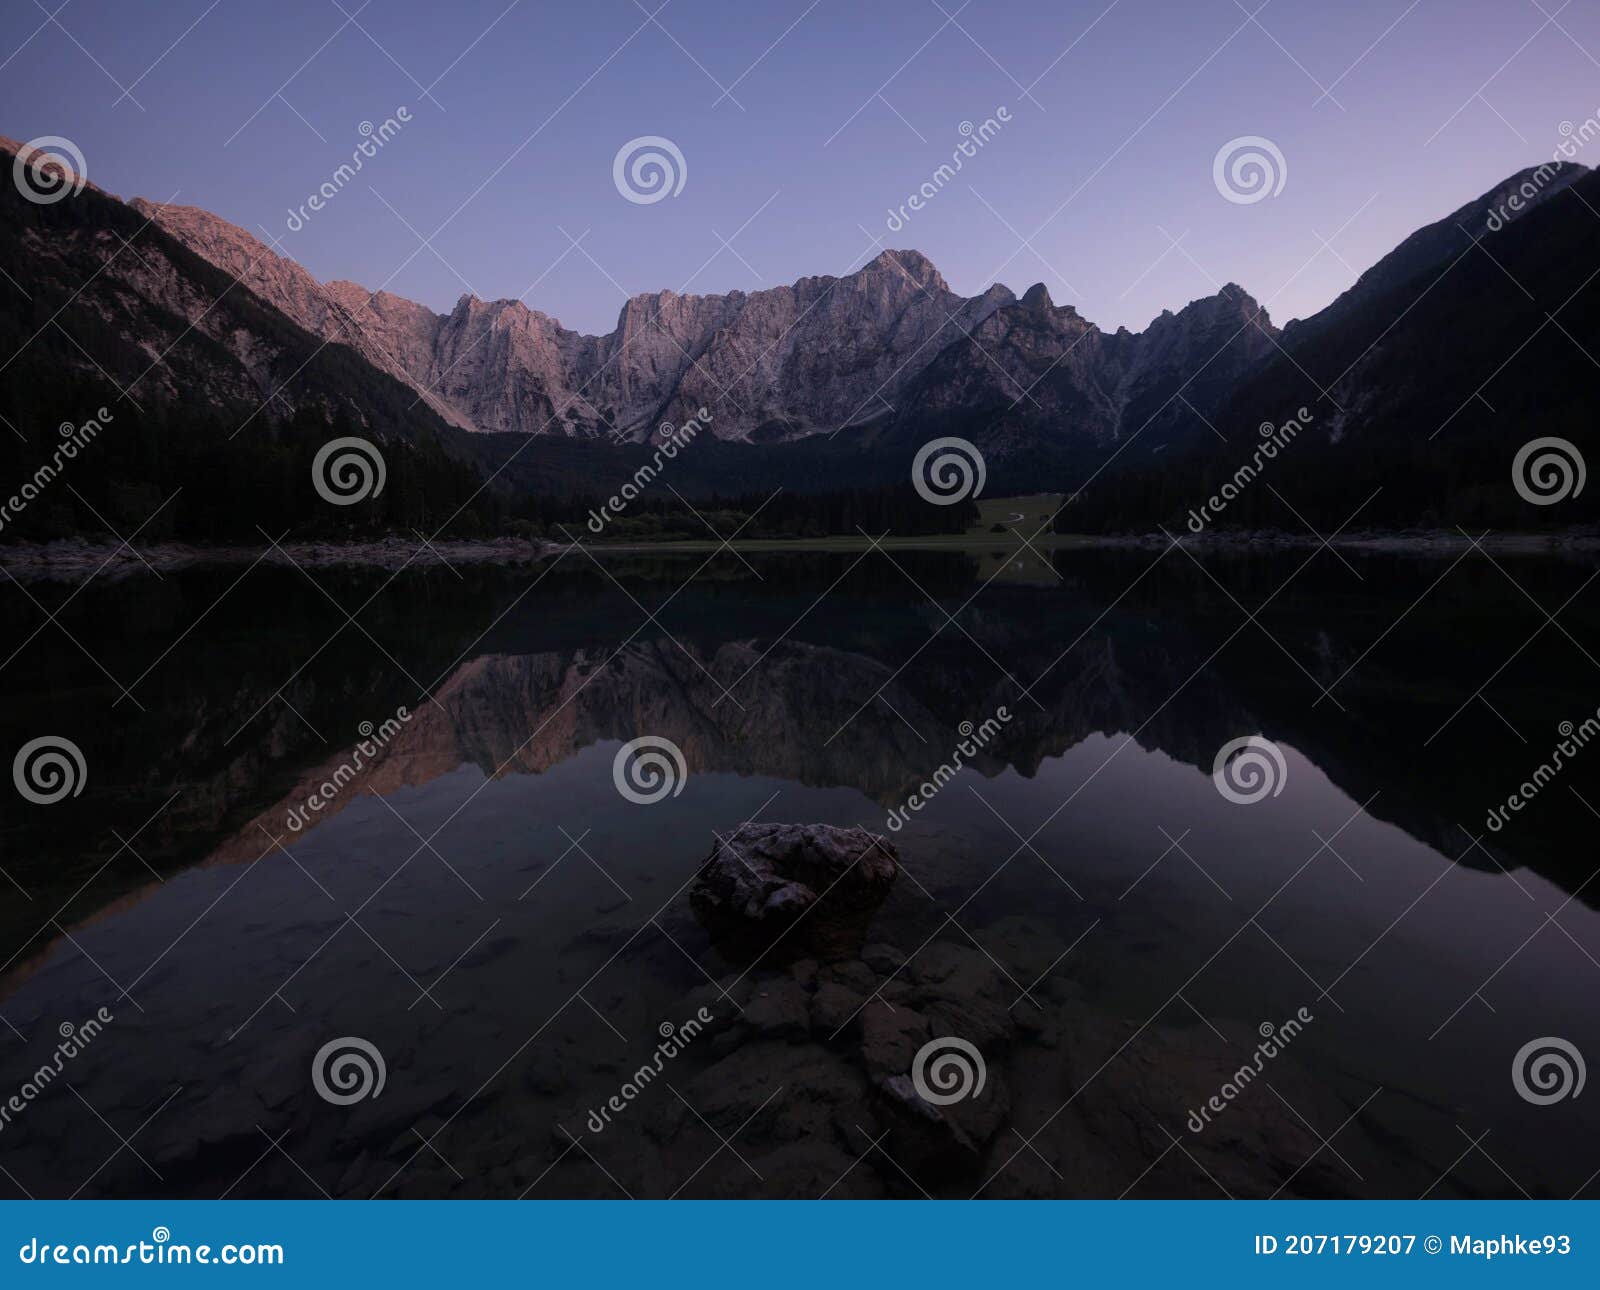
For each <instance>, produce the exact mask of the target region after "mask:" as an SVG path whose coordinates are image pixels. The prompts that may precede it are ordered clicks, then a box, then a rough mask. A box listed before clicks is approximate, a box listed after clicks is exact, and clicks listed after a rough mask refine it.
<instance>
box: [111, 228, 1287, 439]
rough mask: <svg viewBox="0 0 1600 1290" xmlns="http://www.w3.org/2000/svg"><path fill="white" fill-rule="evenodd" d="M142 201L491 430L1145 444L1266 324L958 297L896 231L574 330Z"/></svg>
mask: <svg viewBox="0 0 1600 1290" xmlns="http://www.w3.org/2000/svg"><path fill="white" fill-rule="evenodd" d="M134 205H135V207H136V208H137V209H139V210H140V211H141V212H142V213H144V214H146V215H148V216H150V217H152V218H154V219H157V220H159V221H160V223H161V225H162V227H164V228H165V229H166V230H167V231H168V232H170V233H172V234H173V235H174V236H176V237H178V238H179V239H180V240H182V241H183V242H184V243H185V244H186V245H187V246H188V247H189V248H190V249H192V250H194V251H195V252H196V253H198V254H199V255H201V256H203V257H205V258H206V259H208V260H210V261H211V262H212V263H213V264H216V265H217V266H218V267H220V268H222V269H224V270H226V271H227V272H228V273H230V274H234V275H236V276H237V277H238V278H239V280H240V281H241V282H242V283H243V284H244V285H245V286H246V287H248V288H249V289H250V290H252V291H254V292H255V293H256V294H257V295H259V296H261V297H262V298H263V299H264V300H266V301H267V302H268V303H269V304H272V305H274V306H275V307H277V308H278V309H281V310H282V311H283V312H284V313H286V314H287V315H288V316H289V317H290V318H292V319H293V320H294V321H295V322H297V323H299V324H300V325H301V326H302V327H305V328H306V329H307V330H308V331H310V332H312V333H313V334H315V335H318V336H321V337H322V338H323V339H325V340H328V341H333V342H338V343H342V344H347V345H349V346H351V347H352V348H353V349H355V350H356V352H357V353H359V354H360V355H361V356H362V357H363V358H366V359H367V360H368V361H369V362H371V363H373V364H374V365H375V366H377V367H378V368H380V369H381V370H383V371H385V372H387V373H389V374H390V375H392V376H395V377H397V378H398V379H400V380H402V381H404V382H406V383H407V384H408V385H410V386H411V387H412V388H413V389H414V390H416V391H417V393H418V395H419V396H420V397H421V398H423V399H425V400H426V401H427V403H428V404H429V405H430V406H431V407H433V408H434V409H435V410H436V411H438V412H439V413H440V414H441V415H442V416H444V417H445V418H446V419H447V420H449V421H451V422H452V423H453V424H455V425H458V426H463V427H466V428H469V429H476V430H484V431H507V432H512V433H517V434H534V435H543V434H549V435H566V436H576V437H597V436H614V437H617V438H620V439H624V440H629V441H648V440H650V439H652V438H653V437H655V436H657V435H659V433H660V428H661V426H662V425H664V424H665V425H681V424H682V423H683V422H684V421H686V420H688V419H689V418H690V417H693V416H694V415H695V413H696V412H697V411H698V409H700V408H702V407H705V408H709V409H712V411H713V420H712V423H711V432H712V433H713V434H715V435H716V436H717V437H718V438H721V439H732V440H743V441H748V442H769V441H783V440H789V439H796V438H802V437H805V436H807V435H812V434H832V433H833V432H834V431H836V430H839V429H841V428H845V427H851V426H863V425H867V424H871V423H875V422H881V421H886V420H887V421H893V422H897V423H905V424H910V425H918V424H920V421H921V419H922V418H924V417H926V416H928V415H934V416H938V415H950V416H966V415H970V414H972V413H974V412H977V413H980V414H982V415H984V416H986V417H990V418H991V419H992V418H993V415H994V414H996V413H1003V416H1001V417H1000V418H999V422H1000V423H999V427H998V429H997V430H996V432H995V433H996V434H997V435H998V436H999V440H998V441H997V442H1000V441H1003V440H1004V438H1005V437H1006V436H1007V435H1015V434H1018V433H1024V432H1025V433H1027V434H1034V433H1044V434H1048V435H1052V436H1074V437H1081V438H1084V439H1086V440H1089V441H1093V442H1097V443H1106V442H1115V441H1117V440H1118V439H1120V438H1123V437H1125V436H1129V435H1133V434H1141V435H1142V437H1143V438H1144V439H1145V440H1146V441H1147V442H1149V443H1150V444H1151V445H1152V446H1155V445H1157V444H1159V443H1163V442H1167V441H1169V440H1170V439H1171V438H1172V437H1174V436H1175V435H1176V434H1178V433H1181V432H1183V431H1186V430H1188V431H1193V430H1196V429H1202V428H1203V427H1202V425H1201V423H1200V420H1199V418H1200V417H1203V416H1208V415H1210V414H1211V413H1212V412H1213V411H1214V409H1215V408H1216V407H1217V406H1219V405H1220V403H1221V402H1222V399H1223V397H1224V396H1225V394H1226V392H1227V391H1228V390H1229V389H1231V388H1232V386H1233V384H1234V382H1235V381H1237V379H1238V378H1239V376H1240V375H1241V374H1242V373H1243V372H1244V371H1247V370H1249V369H1250V368H1252V367H1253V366H1254V365H1255V364H1256V363H1257V362H1258V361H1259V360H1260V359H1261V358H1263V357H1264V356H1266V354H1267V353H1269V352H1270V351H1271V348H1272V344H1273V339H1274V337H1275V336H1276V334H1277V333H1276V330H1275V329H1274V328H1273V326H1272V323H1271V321H1270V320H1269V319H1268V318H1267V315H1266V313H1265V311H1264V310H1262V309H1261V308H1260V306H1259V305H1257V304H1256V302H1255V301H1254V300H1252V299H1251V298H1250V297H1249V296H1248V295H1247V294H1246V293H1245V292H1244V291H1243V290H1241V289H1240V288H1238V287H1236V286H1233V285H1231V284H1230V285H1229V286H1227V287H1224V288H1223V289H1222V290H1221V291H1220V292H1219V293H1218V294H1217V295H1216V296H1214V297H1210V298H1207V299H1203V300H1198V301H1195V302H1194V303H1192V304H1190V305H1189V306H1188V307H1186V308H1185V309H1183V310H1181V311H1179V312H1178V313H1176V314H1173V313H1164V314H1162V315H1161V316H1160V317H1159V318H1157V319H1156V320H1155V321H1154V322H1153V323H1152V324H1151V325H1150V327H1149V328H1147V329H1146V330H1145V331H1144V332H1142V333H1133V332H1128V331H1118V332H1115V333H1110V334H1108V333H1105V332H1102V331H1101V330H1100V329H1099V328H1098V327H1096V326H1095V325H1094V324H1093V323H1090V322H1088V321H1087V320H1085V319H1084V318H1082V317H1080V316H1079V314H1078V312H1077V311H1076V310H1075V309H1073V308H1072V307H1071V306H1062V307H1057V306H1056V305H1055V304H1054V303H1053V302H1052V301H1051V299H1050V294H1049V292H1048V291H1046V290H1045V288H1044V286H1043V285H1042V284H1040V285H1036V286H1034V287H1032V288H1031V289H1030V290H1029V291H1028V292H1027V294H1026V295H1025V296H1024V297H1023V298H1022V299H1021V300H1020V301H1019V300H1017V299H1016V297H1014V296H1013V295H1012V293H1011V292H1010V291H1009V290H1007V289H1006V288H1005V287H1003V286H1000V285H998V284H997V285H995V286H991V287H990V288H989V289H988V290H986V291H985V292H983V293H982V294H981V295H977V296H973V297H970V298H969V297H964V296H960V295H957V294H956V293H955V292H953V291H951V290H950V287H949V285H948V284H947V283H946V282H945V280H944V278H943V277H942V276H941V275H940V273H939V271H938V269H936V268H935V267H934V266H933V265H932V264H931V263H930V262H929V261H928V259H927V258H926V257H925V256H923V255H922V254H921V253H920V252H917V251H909V250H908V251H885V252H883V253H882V254H880V255H879V256H878V257H877V258H876V259H874V260H872V261H871V262H870V263H868V264H866V265H865V266H863V267H862V268H861V269H859V270H858V271H857V272H855V273H852V274H848V275H846V276H844V277H810V278H802V279H800V280H799V281H798V282H796V283H794V284H793V285H791V286H784V287H774V288H772V289H770V290H765V291H756V292H750V293H745V292H742V291H733V292H729V293H728V294H726V295H707V296H695V295H680V294H678V293H677V292H674V291H659V292H653V293H648V294H645V295H639V296H635V297H633V298H632V299H630V300H629V301H628V302H627V303H626V304H624V305H623V307H622V311H621V313H620V315H619V316H618V319H617V326H616V329H615V330H614V331H612V332H610V333H609V334H608V335H604V336H585V335H582V334H580V333H578V332H575V331H570V330H568V329H567V328H565V327H563V326H561V324H560V323H559V322H558V321H557V320H555V319H554V318H551V317H549V316H548V315H546V314H543V313H540V312H538V311H537V310H534V309H530V308H528V307H527V306H526V305H524V304H523V303H522V302H521V301H519V300H493V301H484V300H479V299H477V298H476V297H475V296H463V297H461V299H460V300H459V301H458V302H457V303H456V306H455V308H454V309H453V310H451V311H450V313H449V314H436V313H434V312H433V311H432V310H431V309H428V308H427V307H426V306H424V305H420V304H417V303H416V302H414V301H410V300H406V299H404V298H402V297H400V296H396V295H392V294H390V293H389V292H385V291H379V292H369V291H367V290H366V288H364V287H361V286H358V285H357V284H355V283H353V282H331V283H328V284H326V285H324V284H321V283H318V282H317V281H316V280H315V279H314V278H313V277H312V276H311V275H310V274H309V273H307V272H306V271H305V270H304V269H302V268H301V267H300V266H299V265H298V264H296V263H295V262H294V261H293V260H290V259H287V258H285V257H283V256H281V255H278V254H276V253H275V252H273V251H272V250H270V249H269V248H268V247H266V246H265V245H264V244H263V243H262V242H260V241H259V240H258V239H257V238H255V237H253V236H251V235H250V234H249V233H247V232H245V231H244V230H243V229H240V228H236V227H235V226H234V225H232V224H229V223H228V222H227V221H226V220H223V219H221V218H219V217H217V216H215V215H212V214H210V213H208V212H206V211H203V210H199V209H198V208H195V207H187V206H153V205H150V204H149V203H147V202H142V201H137V200H136V201H135V203H134ZM1197 371H1198V375H1197V376H1196V375H1195V373H1196V372H1197ZM1191 377H1193V379H1191ZM1180 392H1181V393H1182V395H1183V399H1181V400H1180V399H1178V398H1176V397H1175V396H1176V395H1177V394H1178V393H1180ZM984 446H985V447H986V448H987V447H988V446H989V445H984ZM1002 450H1003V449H1002Z"/></svg>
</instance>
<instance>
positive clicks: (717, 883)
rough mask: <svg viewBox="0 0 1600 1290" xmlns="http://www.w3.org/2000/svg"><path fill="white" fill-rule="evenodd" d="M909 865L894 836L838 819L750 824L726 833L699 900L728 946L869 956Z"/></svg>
mask: <svg viewBox="0 0 1600 1290" xmlns="http://www.w3.org/2000/svg"><path fill="white" fill-rule="evenodd" d="M898 872H899V853H898V852H897V851H896V850H895V848H894V844H893V843H891V842H890V841H889V840H888V839H887V838H883V837H879V836H878V835H877V834H874V833H868V832H867V831H866V830H865V829H841V828H836V827H835V826H833V825H831V824H747V825H745V826H744V827H743V828H741V829H739V830H737V831H736V832H734V833H733V834H731V835H730V836H728V837H726V838H719V839H718V840H717V843H716V845H715V846H714V847H713V848H712V851H711V855H710V857H709V858H708V859H707V860H706V862H705V864H704V865H702V866H701V869H700V873H699V875H698V876H697V877H696V879H695V883H694V887H693V888H692V889H691V890H690V892H689V902H690V904H691V906H692V907H693V909H694V912H695V916H696V917H697V918H699V920H700V922H701V923H702V925H703V926H704V927H705V928H706V930H707V931H708V932H709V933H710V934H711V937H712V939H713V940H714V941H716V942H717V944H718V948H720V949H721V950H722V951H723V952H724V953H725V954H727V955H729V956H730V957H732V958H734V959H736V960H748V959H756V958H760V959H762V960H764V961H766V962H769V963H777V962H787V961H789V960H792V959H795V958H812V959H818V960H820V961H822V962H824V963H828V962H834V961H837V960H840V959H853V958H856V957H858V956H859V955H860V953H861V947H862V943H863V942H864V941H865V940H866V934H867V928H868V925H869V924H870V923H871V921H872V916H873V914H874V913H876V912H877V909H878V906H879V905H881V904H882V903H883V899H884V897H885V896H887V895H888V894H889V888H890V887H891V886H892V885H893V883H894V879H895V875H896V874H897V873H898Z"/></svg>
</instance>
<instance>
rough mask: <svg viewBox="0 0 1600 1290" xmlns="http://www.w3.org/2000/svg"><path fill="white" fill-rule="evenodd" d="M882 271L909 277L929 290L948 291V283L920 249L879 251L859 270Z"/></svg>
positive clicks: (864, 271)
mask: <svg viewBox="0 0 1600 1290" xmlns="http://www.w3.org/2000/svg"><path fill="white" fill-rule="evenodd" d="M869 271H882V272H887V273H892V274H895V275H896V276H899V277H903V278H907V279H909V280H910V281H911V282H913V283H915V284H916V285H917V286H919V287H924V288H926V289H927V290H929V291H942V292H948V291H949V290H950V284H949V283H948V282H946V281H945V280H944V275H943V274H942V273H940V272H939V270H938V269H937V268H935V267H934V264H933V261H932V260H930V259H929V258H928V257H927V256H925V255H924V254H923V253H922V252H921V251H913V250H905V251H892V250H890V251H880V252H878V254H877V255H876V256H875V257H873V259H872V260H871V261H869V262H868V263H867V264H866V266H865V267H864V268H862V270H861V272H862V273H866V272H869Z"/></svg>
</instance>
